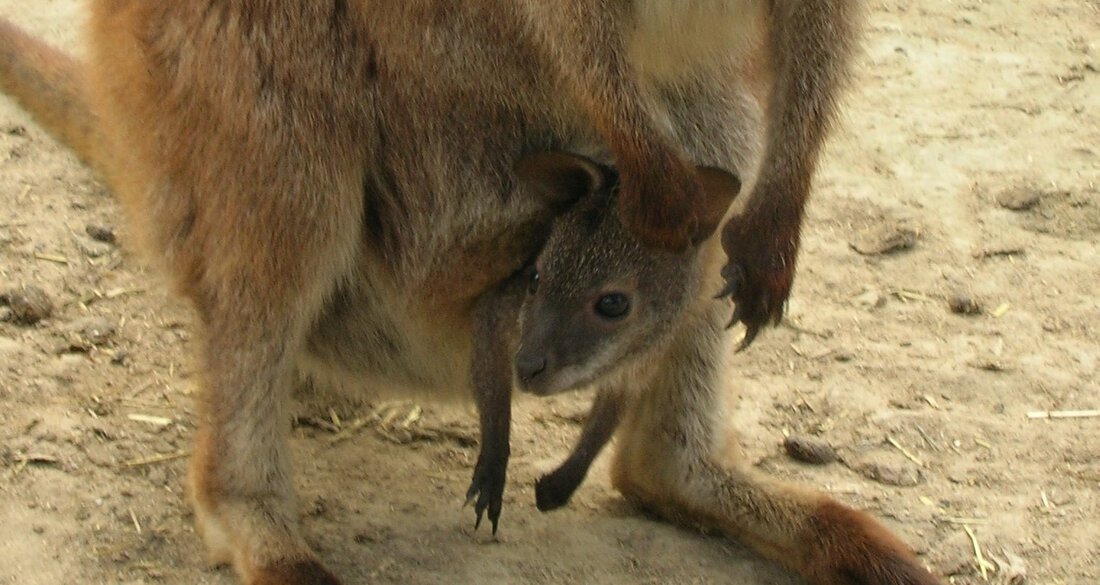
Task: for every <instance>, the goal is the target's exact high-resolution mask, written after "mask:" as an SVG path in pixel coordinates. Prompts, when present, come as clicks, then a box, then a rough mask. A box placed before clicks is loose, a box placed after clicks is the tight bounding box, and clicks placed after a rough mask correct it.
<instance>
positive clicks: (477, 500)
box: [463, 457, 508, 535]
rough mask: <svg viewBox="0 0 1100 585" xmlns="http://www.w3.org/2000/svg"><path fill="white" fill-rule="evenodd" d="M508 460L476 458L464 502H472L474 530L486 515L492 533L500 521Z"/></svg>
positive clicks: (479, 525)
mask: <svg viewBox="0 0 1100 585" xmlns="http://www.w3.org/2000/svg"><path fill="white" fill-rule="evenodd" d="M507 466H508V462H507V460H505V461H496V460H495V459H492V458H490V459H488V460H487V459H485V458H481V457H479V458H478V462H477V465H476V466H475V467H474V478H473V480H472V481H471V482H470V487H469V489H468V490H466V503H465V504H464V505H463V506H464V507H465V506H468V505H470V504H471V503H473V504H474V514H475V520H474V530H477V529H479V528H481V521H482V520H483V519H484V518H485V517H486V512H488V518H489V522H490V524H492V526H493V534H494V535H495V534H496V533H497V528H498V526H499V523H500V513H501V510H502V509H503V508H504V485H505V483H506V476H507Z"/></svg>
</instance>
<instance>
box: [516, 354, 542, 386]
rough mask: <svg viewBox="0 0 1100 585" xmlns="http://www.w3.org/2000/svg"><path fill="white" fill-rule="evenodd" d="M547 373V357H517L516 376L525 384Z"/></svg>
mask: <svg viewBox="0 0 1100 585" xmlns="http://www.w3.org/2000/svg"><path fill="white" fill-rule="evenodd" d="M545 371H546V356H543V355H537V354H524V353H520V354H519V355H517V356H516V374H517V375H518V376H519V379H520V380H522V381H524V382H530V381H532V380H534V379H535V378H537V377H538V376H539V374H541V373H543V372H545Z"/></svg>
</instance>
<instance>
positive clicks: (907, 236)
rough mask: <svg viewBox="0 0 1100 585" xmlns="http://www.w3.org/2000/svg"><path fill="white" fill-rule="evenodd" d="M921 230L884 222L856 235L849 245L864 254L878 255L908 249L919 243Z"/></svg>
mask: <svg viewBox="0 0 1100 585" xmlns="http://www.w3.org/2000/svg"><path fill="white" fill-rule="evenodd" d="M919 237H920V234H919V232H917V230H916V229H913V228H912V227H909V226H906V225H901V224H892V223H891V224H882V225H876V226H874V227H871V228H870V229H867V230H864V231H862V232H860V233H859V234H857V235H856V237H855V238H854V239H853V240H852V241H851V242H849V244H848V245H849V246H851V248H852V249H853V250H855V251H856V252H859V253H860V254H863V255H864V256H878V255H884V254H892V253H894V252H900V251H902V250H908V249H910V248H912V247H913V246H915V245H916V244H917V239H918V238H919Z"/></svg>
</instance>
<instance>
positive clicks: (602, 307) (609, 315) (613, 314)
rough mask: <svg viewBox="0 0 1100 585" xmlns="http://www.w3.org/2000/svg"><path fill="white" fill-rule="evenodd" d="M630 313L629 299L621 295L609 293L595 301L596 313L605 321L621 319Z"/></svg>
mask: <svg viewBox="0 0 1100 585" xmlns="http://www.w3.org/2000/svg"><path fill="white" fill-rule="evenodd" d="M629 312H630V299H628V298H627V297H626V295H624V294H622V293H610V294H606V295H603V296H602V297H600V298H599V299H597V300H596V313H597V314H598V315H599V316H601V317H603V318H605V319H622V318H623V317H625V316H626V314H627V313H629Z"/></svg>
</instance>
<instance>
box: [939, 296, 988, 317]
mask: <svg viewBox="0 0 1100 585" xmlns="http://www.w3.org/2000/svg"><path fill="white" fill-rule="evenodd" d="M947 306H948V307H950V308H951V312H952V313H955V314H957V315H980V314H981V312H982V305H981V304H980V303H979V302H978V301H976V300H974V299H973V298H971V297H969V296H966V295H962V294H955V295H951V298H949V299H947Z"/></svg>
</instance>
